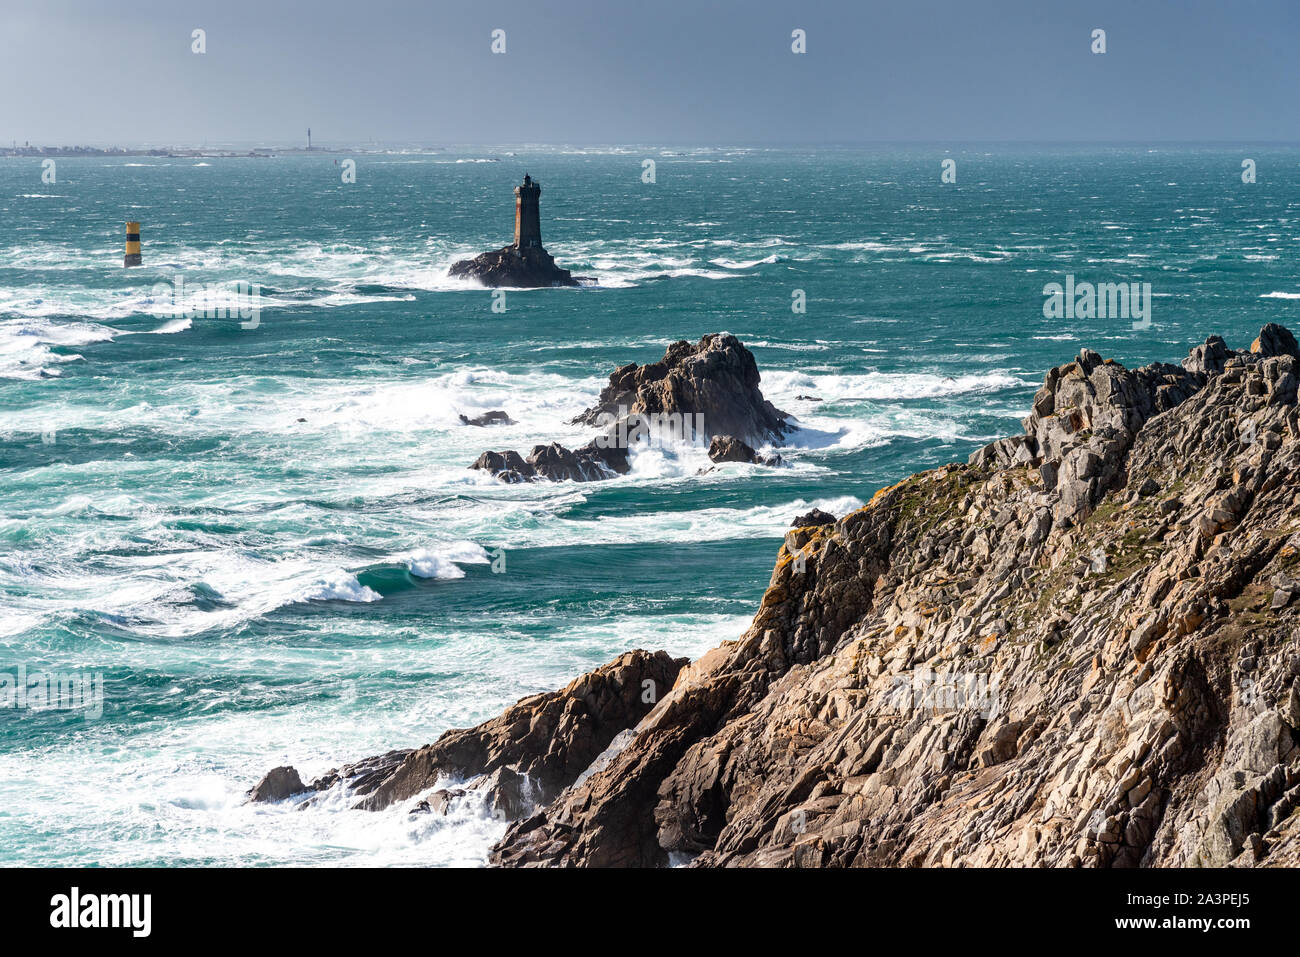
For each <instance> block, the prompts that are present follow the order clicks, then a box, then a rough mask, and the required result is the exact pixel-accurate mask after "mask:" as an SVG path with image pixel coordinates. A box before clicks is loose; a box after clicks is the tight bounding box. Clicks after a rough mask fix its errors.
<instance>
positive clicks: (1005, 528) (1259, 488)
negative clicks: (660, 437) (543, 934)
mask: <svg viewBox="0 0 1300 957" xmlns="http://www.w3.org/2000/svg"><path fill="white" fill-rule="evenodd" d="M1298 375H1300V353H1298V351H1297V349H1296V344H1295V340H1294V338H1293V337H1291V335H1290V333H1288V332H1286V330H1284V329H1281V328H1280V327H1275V326H1274V327H1267V328H1266V329H1265V330H1264V331H1263V332H1261V334H1260V337H1259V338H1258V339H1257V340H1256V342H1255V344H1254V345H1253V346H1252V349H1251V351H1236V350H1231V349H1228V348H1227V346H1226V344H1225V343H1224V342H1223V341H1222V340H1221V339H1218V338H1211V339H1209V340H1207V341H1206V343H1205V344H1204V345H1202V346H1198V347H1197V348H1196V349H1194V350H1192V354H1191V355H1190V356H1189V357H1188V359H1187V360H1186V361H1185V362H1184V363H1183V365H1182V366H1171V365H1164V364H1156V365H1153V366H1146V367H1144V368H1141V369H1136V370H1127V369H1124V368H1123V367H1122V366H1119V365H1118V364H1116V363H1113V362H1108V361H1103V360H1102V359H1101V358H1100V357H1099V356H1098V355H1097V354H1096V353H1093V352H1091V351H1089V350H1084V351H1083V352H1081V353H1080V355H1079V357H1078V358H1077V359H1076V360H1075V361H1074V362H1072V363H1068V364H1066V365H1065V366H1062V367H1060V368H1057V369H1053V370H1052V371H1051V372H1049V373H1048V375H1047V377H1046V379H1045V381H1044V385H1043V388H1042V389H1041V390H1040V391H1039V392H1038V394H1037V395H1036V396H1035V398H1034V403H1033V411H1032V413H1031V414H1030V416H1028V418H1027V419H1026V420H1025V433H1024V435H1023V436H1019V437H1017V438H1015V439H1009V440H1001V441H1000V442H995V443H993V444H992V445H990V446H988V447H986V448H984V449H982V450H980V451H979V452H977V453H976V454H975V455H973V456H972V457H971V460H970V462H969V463H967V464H964V465H962V464H954V465H949V466H945V467H942V468H938V469H934V470H931V471H928V472H924V473H921V474H918V475H915V476H912V477H911V478H908V479H906V480H904V481H902V482H900V483H898V484H897V485H894V486H891V487H889V488H886V489H882V490H880V491H879V492H878V493H876V495H875V496H874V498H873V499H872V500H871V502H870V503H869V504H868V505H866V506H865V507H863V508H861V509H859V510H857V511H855V512H852V513H850V514H849V515H846V516H843V517H842V518H840V519H839V520H838V521H835V522H834V523H833V524H823V523H822V522H821V521H820V519H816V520H814V521H809V522H806V523H805V522H804V518H805V517H801V518H799V519H797V520H796V524H797V525H798V526H799V527H796V528H794V529H792V530H791V531H790V532H788V533H787V535H786V540H785V542H784V544H783V546H782V547H781V549H780V551H779V552H778V556H777V562H776V567H775V569H774V570H773V573H772V579H771V582H770V584H769V587H768V589H767V592H766V593H765V595H764V596H763V599H762V602H761V604H760V606H759V609H758V611H757V614H756V615H755V618H754V621H753V624H752V625H751V627H750V628H749V629H748V630H747V631H746V632H745V634H744V635H742V636H741V637H740V638H739V639H738V640H736V641H733V642H726V643H724V644H723V645H722V646H720V647H719V648H717V649H715V650H714V651H712V652H710V653H709V654H707V655H705V656H704V657H703V658H701V659H700V660H699V661H696V662H694V663H692V664H690V665H688V666H687V667H685V668H683V669H682V670H681V672H680V674H679V675H678V677H677V680H676V683H675V685H674V686H673V688H672V690H671V692H669V693H668V694H667V695H665V696H664V697H663V698H662V699H661V700H660V701H659V702H658V704H656V705H655V707H654V709H653V710H652V711H651V712H650V713H649V714H648V715H647V716H646V717H644V718H643V719H642V720H641V721H640V722H639V723H638V724H636V726H635V727H634V728H633V729H632V730H630V731H628V732H626V733H625V734H624V735H622V736H621V741H620V744H619V746H618V747H617V748H611V749H610V751H611V752H612V753H609V754H606V755H605V756H604V760H603V761H602V762H599V763H598V766H597V767H595V768H593V769H592V771H591V773H590V774H588V775H586V776H584V777H583V778H581V779H579V780H577V781H576V783H575V784H573V785H571V786H570V787H568V788H567V789H566V790H565V791H563V792H561V793H560V794H559V795H558V796H557V797H556V798H555V799H554V800H553V801H551V802H550V803H549V804H548V805H546V806H544V807H543V808H541V809H540V810H539V811H537V812H536V813H533V814H531V815H530V816H528V817H526V818H524V819H523V820H521V821H518V822H516V823H515V824H513V825H512V826H511V827H510V829H509V830H508V831H507V833H506V835H505V837H504V838H503V839H502V840H501V842H500V843H499V844H498V845H497V846H496V847H495V848H494V849H493V852H492V856H491V860H492V862H493V863H496V864H502V865H566V866H611V865H642V866H650V865H661V864H664V863H667V862H668V861H669V859H670V855H680V856H681V858H679V859H684V858H689V859H691V860H692V861H693V864H694V865H695V866H737V865H770V866H847V865H884V866H954V865H975V866H1008V865H1015V866H1021V865H1023V866H1041V865H1050V866H1074V867H1078V866H1086V867H1106V866H1114V867H1121V866H1122V867H1129V866H1140V865H1141V866H1187V865H1223V864H1231V865H1238V866H1240V865H1254V864H1262V865H1286V866H1295V865H1300V813H1297V808H1300V747H1298V744H1300V643H1298V642H1297V628H1298V627H1300V610H1298V609H1297V606H1298V605H1300V602H1297V601H1295V596H1296V595H1297V594H1300V409H1298V407H1297V395H1296V393H1297V377H1298Z"/></svg>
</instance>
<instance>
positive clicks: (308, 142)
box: [307, 126, 311, 149]
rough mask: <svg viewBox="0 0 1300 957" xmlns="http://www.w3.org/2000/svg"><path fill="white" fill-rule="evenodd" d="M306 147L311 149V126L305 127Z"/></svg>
mask: <svg viewBox="0 0 1300 957" xmlns="http://www.w3.org/2000/svg"><path fill="white" fill-rule="evenodd" d="M307 149H311V127H310V126H309V127H307Z"/></svg>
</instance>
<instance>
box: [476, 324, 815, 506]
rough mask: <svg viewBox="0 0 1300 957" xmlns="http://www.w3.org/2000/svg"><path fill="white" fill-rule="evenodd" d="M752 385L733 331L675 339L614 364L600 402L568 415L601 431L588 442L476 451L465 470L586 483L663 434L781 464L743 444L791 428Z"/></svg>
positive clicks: (748, 359)
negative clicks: (650, 353)
mask: <svg viewBox="0 0 1300 957" xmlns="http://www.w3.org/2000/svg"><path fill="white" fill-rule="evenodd" d="M758 383H759V374H758V365H757V363H755V361H754V355H753V353H751V352H750V351H749V350H748V349H746V348H745V346H744V345H743V344H742V343H741V342H740V340H739V339H737V338H736V337H735V336H733V335H730V334H728V333H714V334H712V335H708V336H705V337H704V338H703V339H701V340H700V341H699V342H698V343H695V344H694V345H692V344H691V343H689V342H685V341H681V342H675V343H673V344H672V345H671V346H669V347H668V350H667V351H666V352H665V353H664V357H663V359H661V360H660V361H658V362H653V363H650V364H648V365H643V366H638V365H636V364H635V363H633V364H629V365H626V366H623V367H621V368H619V369H618V370H616V371H615V372H614V374H613V375H611V376H610V378H609V384H608V385H607V386H606V387H605V388H604V390H603V391H602V392H601V394H600V401H599V402H598V403H597V404H596V405H595V406H594V407H592V408H590V409H587V410H586V411H585V412H583V413H582V415H580V416H578V417H577V418H576V419H574V420H573V424H577V425H591V426H596V427H598V428H600V429H602V432H601V434H600V435H598V436H597V437H596V438H595V439H593V440H592V441H591V442H589V443H587V444H586V445H584V446H582V447H581V448H579V449H573V450H570V449H567V448H565V447H564V446H562V445H560V444H559V443H558V442H552V443H551V444H549V445H537V446H534V447H533V450H532V451H531V452H529V454H528V457H527V458H524V457H523V456H521V455H520V454H519V453H518V452H515V451H513V450H507V451H504V452H484V453H483V454H482V455H480V456H479V457H478V459H477V460H475V462H474V464H473V465H471V466H470V468H471V469H482V470H485V471H488V472H491V473H492V474H493V475H494V476H496V477H497V478H498V479H500V480H501V481H503V482H526V481H532V480H535V479H550V480H552V481H574V482H594V481H599V480H601V479H606V478H612V477H613V476H615V475H622V474H625V473H626V472H627V471H628V470H629V468H630V465H629V461H628V450H629V449H630V448H632V447H633V446H635V445H636V444H637V443H638V442H642V441H657V440H660V439H665V438H666V439H676V440H678V441H688V442H689V441H693V440H695V439H697V438H698V439H708V438H711V439H712V440H713V442H712V445H711V446H710V449H709V456H710V458H712V459H713V461H715V462H723V461H726V462H733V461H734V462H738V461H744V462H752V463H756V464H760V465H781V464H784V463H783V461H782V459H781V456H780V455H776V454H759V453H757V452H755V451H754V449H753V448H752V447H751V446H750V445H749V444H748V442H750V441H752V442H754V443H756V444H764V443H767V442H779V441H781V439H782V437H783V436H785V435H787V434H788V433H790V432H793V431H795V426H794V425H793V424H792V423H791V422H790V421H788V419H789V416H788V415H786V413H784V412H781V411H780V410H779V409H777V408H776V407H775V406H773V405H772V403H770V402H768V401H767V400H766V399H764V398H763V393H762V391H760V389H759V388H758ZM715 453H716V455H721V456H724V457H723V458H718V457H716V455H715ZM746 456H747V457H746Z"/></svg>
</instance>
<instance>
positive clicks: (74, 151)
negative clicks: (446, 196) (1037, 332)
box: [0, 145, 446, 159]
mask: <svg viewBox="0 0 1300 957" xmlns="http://www.w3.org/2000/svg"><path fill="white" fill-rule="evenodd" d="M443 152H446V149H445V148H444V147H441V146H430V147H416V148H410V149H381V148H378V147H337V146H310V147H307V146H258V147H253V148H251V149H235V148H229V149H220V148H215V147H167V148H165V149H161V148H160V149H140V148H128V147H123V146H105V147H99V146H29V145H23V146H5V147H0V157H4V158H17V157H25V158H31V157H38V158H42V159H43V158H45V157H49V156H57V157H72V156H114V157H116V156H160V157H172V158H179V159H191V158H207V159H220V158H223V157H248V156H254V157H272V156H282V155H297V154H304V155H305V154H315V153H348V154H357V153H379V154H381V153H443Z"/></svg>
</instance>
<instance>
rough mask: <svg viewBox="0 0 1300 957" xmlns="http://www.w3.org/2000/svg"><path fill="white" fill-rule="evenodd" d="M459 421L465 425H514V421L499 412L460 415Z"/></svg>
mask: <svg viewBox="0 0 1300 957" xmlns="http://www.w3.org/2000/svg"><path fill="white" fill-rule="evenodd" d="M460 421H461V422H462V423H463V424H465V425H514V424H515V420H514V419H512V418H510V416H508V415H506V414H505V412H503V411H501V410H499V409H498V410H495V411H492V412H484V413H483V414H482V415H476V416H473V417H471V416H468V415H465V414H464V413H461V416H460Z"/></svg>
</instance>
